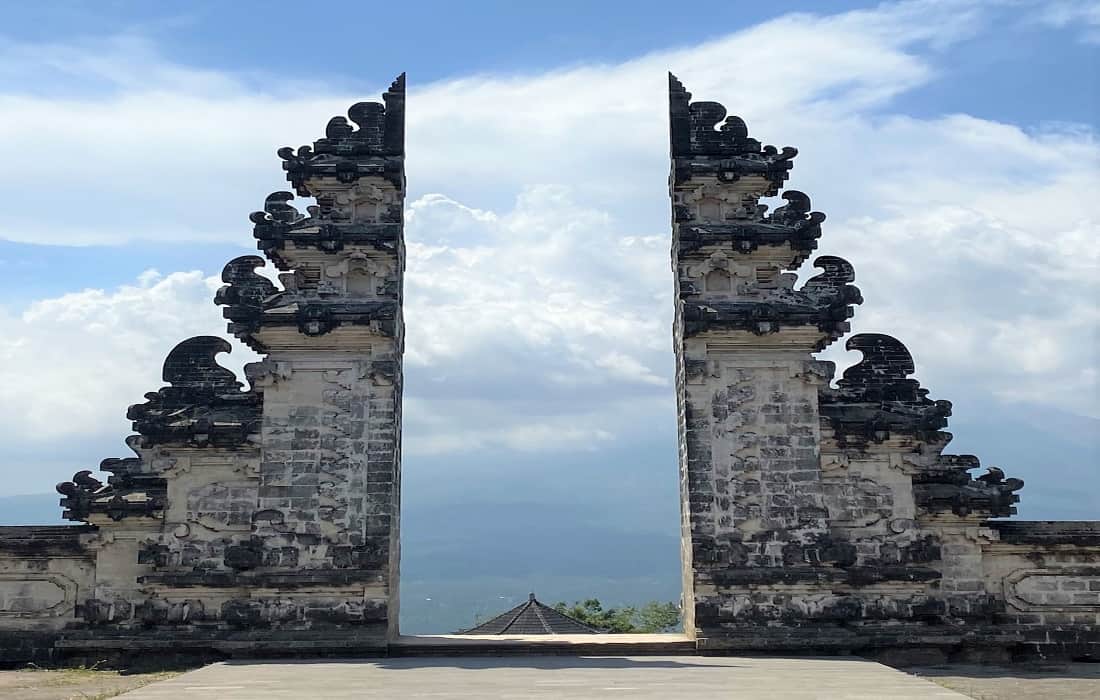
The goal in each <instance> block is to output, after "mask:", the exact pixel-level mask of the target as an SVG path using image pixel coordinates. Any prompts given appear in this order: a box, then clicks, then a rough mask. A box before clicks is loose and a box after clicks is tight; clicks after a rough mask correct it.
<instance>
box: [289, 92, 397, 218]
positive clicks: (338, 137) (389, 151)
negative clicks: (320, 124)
mask: <svg viewBox="0 0 1100 700" xmlns="http://www.w3.org/2000/svg"><path fill="white" fill-rule="evenodd" d="M382 100H383V103H384V104H383V103H379V102H357V103H355V104H353V105H352V106H351V107H349V108H348V116H347V118H344V117H339V116H337V117H333V118H332V119H330V120H329V123H328V126H327V127H326V128H325V136H324V138H320V139H317V140H316V141H314V143H313V146H301V147H300V148H298V150H297V151H295V150H294V149H292V148H290V147H288V146H284V147H283V148H280V149H279V151H278V154H279V157H280V158H282V159H283V169H284V170H286V177H287V180H288V181H289V182H290V183H291V184H292V185H293V186H294V188H295V189H296V190H297V192H298V194H300V195H303V196H310V195H311V192H310V189H309V187H308V184H307V183H308V181H309V180H310V179H311V178H317V177H328V178H336V179H337V180H338V181H340V182H345V183H351V182H354V181H355V180H357V179H359V178H361V177H368V176H379V177H385V178H387V179H389V180H391V181H392V182H393V183H394V186H395V187H397V188H398V189H403V188H404V177H405V174H404V165H403V160H404V157H405V74H404V73H402V74H401V75H399V76H398V77H397V79H396V80H394V81H393V83H392V84H391V85H390V89H389V90H387V91H386V92H385V93H383V94H382ZM349 119H350V120H351V122H353V123H354V124H355V125H356V127H358V128H353V127H352V125H351V124H349V123H348V120H349Z"/></svg>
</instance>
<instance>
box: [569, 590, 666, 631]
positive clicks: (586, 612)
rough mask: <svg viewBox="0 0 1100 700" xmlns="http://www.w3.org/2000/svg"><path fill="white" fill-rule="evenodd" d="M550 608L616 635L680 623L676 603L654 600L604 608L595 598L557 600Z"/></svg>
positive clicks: (655, 629) (659, 629)
mask: <svg viewBox="0 0 1100 700" xmlns="http://www.w3.org/2000/svg"><path fill="white" fill-rule="evenodd" d="M554 609H555V610H557V611H558V612H560V613H562V614H565V615H568V616H569V617H572V618H574V619H576V620H579V621H581V622H583V623H584V624H586V625H588V626H589V627H593V628H595V629H598V630H600V631H601V632H612V633H616V634H627V633H642V634H644V633H653V632H671V631H674V630H675V629H676V628H677V627H678V626H679V625H680V610H679V608H678V607H677V605H676V604H675V603H661V602H658V601H655V600H653V601H650V602H648V603H646V604H645V605H643V606H642V607H641V608H635V607H634V606H631V605H628V606H624V607H621V608H608V609H606V610H605V609H604V607H603V604H601V603H600V601H599V600H598V599H596V598H589V599H588V600H585V601H581V602H574V603H573V604H572V605H568V604H566V603H563V602H559V603H557V604H555V605H554Z"/></svg>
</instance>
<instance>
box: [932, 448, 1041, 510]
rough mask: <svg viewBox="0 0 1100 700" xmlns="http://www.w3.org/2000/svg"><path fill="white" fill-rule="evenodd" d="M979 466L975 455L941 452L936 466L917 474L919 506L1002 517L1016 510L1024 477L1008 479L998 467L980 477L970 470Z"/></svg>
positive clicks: (990, 468) (991, 468)
mask: <svg viewBox="0 0 1100 700" xmlns="http://www.w3.org/2000/svg"><path fill="white" fill-rule="evenodd" d="M978 466H979V462H978V458H977V457H975V456H973V455H941V456H940V459H939V461H938V463H937V464H936V466H935V467H934V468H933V469H929V470H925V471H922V472H921V473H918V474H915V475H914V476H913V497H914V499H915V501H916V503H917V506H918V507H919V508H922V509H924V510H926V511H929V512H948V511H950V512H952V513H954V514H955V515H958V516H960V517H966V516H969V515H977V516H981V517H983V518H1001V517H1007V516H1009V515H1013V514H1015V513H1016V508H1015V504H1016V503H1019V501H1020V496H1019V495H1018V494H1017V493H1016V492H1017V491H1019V490H1020V489H1022V488H1023V487H1024V481H1023V479H1006V478H1004V472H1003V471H1002V470H1001V469H999V468H997V467H989V468H988V472H987V473H986V474H984V475H982V476H980V477H978V478H977V479H974V478H972V477H971V476H970V473H969V472H970V470H971V469H975V468H977V467H978Z"/></svg>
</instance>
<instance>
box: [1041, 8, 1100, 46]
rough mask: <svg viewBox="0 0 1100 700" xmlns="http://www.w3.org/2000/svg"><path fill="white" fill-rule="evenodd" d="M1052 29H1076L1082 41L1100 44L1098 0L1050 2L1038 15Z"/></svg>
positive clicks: (1099, 9)
mask: <svg viewBox="0 0 1100 700" xmlns="http://www.w3.org/2000/svg"><path fill="white" fill-rule="evenodd" d="M1037 17H1038V19H1039V21H1040V22H1043V23H1044V24H1048V25H1050V26H1052V27H1074V28H1076V29H1079V30H1080V32H1081V33H1080V37H1081V40H1082V41H1084V42H1086V43H1089V44H1100V2H1096V0H1048V1H1047V3H1046V4H1045V6H1044V7H1043V8H1042V9H1041V10H1040V11H1039V13H1038V15H1037Z"/></svg>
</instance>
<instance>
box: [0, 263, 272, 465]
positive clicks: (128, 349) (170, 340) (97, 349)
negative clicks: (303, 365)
mask: <svg viewBox="0 0 1100 700" xmlns="http://www.w3.org/2000/svg"><path fill="white" fill-rule="evenodd" d="M219 284H220V282H219V281H218V280H217V279H216V278H207V277H204V276H203V274H202V273H200V272H175V273H172V274H170V275H167V276H161V275H159V274H158V273H157V272H156V271H153V270H150V271H148V272H146V273H143V274H142V275H141V276H140V278H139V280H138V283H137V284H135V285H132V286H123V287H120V288H118V289H115V290H113V291H104V290H100V289H86V290H83V291H80V292H74V293H71V294H65V295H63V296H60V297H57V298H53V299H44V300H42V301H38V302H35V303H33V304H31V305H30V306H29V307H28V308H27V309H26V310H25V311H23V312H22V313H21V314H19V315H13V314H10V313H8V312H2V311H0V328H3V330H4V333H3V336H2V337H0V422H2V423H3V425H4V426H5V433H6V434H5V439H6V440H12V439H16V440H21V441H34V442H43V443H47V444H48V443H49V442H50V441H55V440H59V439H62V438H65V439H81V438H87V437H88V436H93V435H97V434H102V433H106V432H108V431H113V432H115V433H117V434H118V435H119V438H120V439H121V437H123V436H124V435H126V434H127V431H128V429H129V425H128V422H127V421H126V418H125V413H126V406H127V405H128V404H131V403H138V402H140V401H141V400H142V395H143V394H144V393H145V392H148V391H155V390H156V389H157V388H159V387H160V386H162V385H163V384H164V382H163V381H161V378H160V370H161V364H162V362H163V361H164V357H165V356H166V355H167V353H168V351H169V350H170V349H171V348H172V347H174V346H175V345H176V343H178V342H179V341H180V340H183V339H184V338H187V337H189V336H192V335H206V334H217V333H219V332H221V331H222V330H224V321H223V320H222V319H221V318H220V316H221V314H220V313H219V312H218V309H217V308H216V307H214V306H213V305H212V304H211V303H210V302H211V299H212V297H213V290H215V289H216V288H217V287H218V285H219ZM249 354H250V353H249V351H248V350H247V349H240V350H239V351H238V352H235V353H233V356H232V357H227V356H222V358H221V360H220V361H221V362H223V363H224V364H226V365H227V366H230V367H234V368H235V369H238V370H239V368H240V366H241V365H242V364H243V363H244V362H245V361H246V360H247V359H248V356H249ZM104 456H107V455H104Z"/></svg>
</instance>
